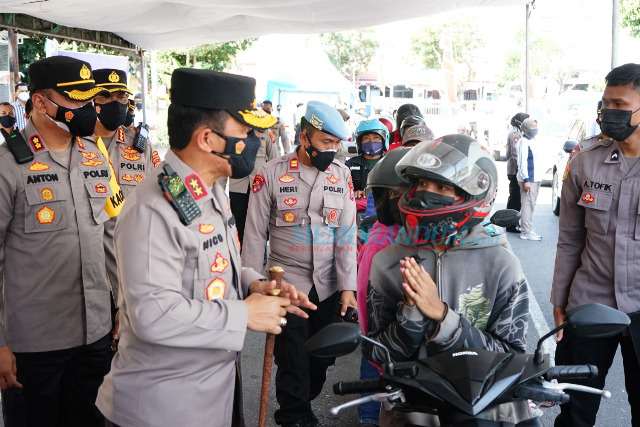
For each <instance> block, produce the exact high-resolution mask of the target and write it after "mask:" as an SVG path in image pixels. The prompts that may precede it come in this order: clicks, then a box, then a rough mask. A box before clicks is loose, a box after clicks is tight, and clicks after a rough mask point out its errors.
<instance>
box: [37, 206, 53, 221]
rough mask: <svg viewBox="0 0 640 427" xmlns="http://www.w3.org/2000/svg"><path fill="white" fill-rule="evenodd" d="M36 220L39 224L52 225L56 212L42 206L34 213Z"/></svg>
mask: <svg viewBox="0 0 640 427" xmlns="http://www.w3.org/2000/svg"><path fill="white" fill-rule="evenodd" d="M36 219H37V220H38V222H39V223H40V224H43V225H44V224H52V223H53V221H55V219H56V212H55V211H54V210H53V209H51V208H50V207H49V206H43V207H42V208H40V209H39V210H38V212H36Z"/></svg>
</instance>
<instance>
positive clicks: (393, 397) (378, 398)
mask: <svg viewBox="0 0 640 427" xmlns="http://www.w3.org/2000/svg"><path fill="white" fill-rule="evenodd" d="M369 402H380V403H382V404H383V405H385V408H386V407H387V405H389V404H395V403H404V402H406V399H405V398H404V393H403V392H402V390H395V391H392V392H389V393H376V394H371V395H369V396H364V397H360V398H358V399H354V400H350V401H349V402H346V403H343V404H342V405H338V406H334V407H333V408H331V410H330V411H329V412H331V415H338V414H339V413H340V412H341V411H342V410H343V409H348V408H352V407H354V406H360V405H363V404H365V403H369Z"/></svg>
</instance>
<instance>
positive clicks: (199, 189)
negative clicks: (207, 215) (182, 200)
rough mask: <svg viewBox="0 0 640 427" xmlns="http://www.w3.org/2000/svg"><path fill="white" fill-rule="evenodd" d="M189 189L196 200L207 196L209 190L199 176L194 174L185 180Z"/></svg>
mask: <svg viewBox="0 0 640 427" xmlns="http://www.w3.org/2000/svg"><path fill="white" fill-rule="evenodd" d="M184 180H185V181H186V183H187V189H188V190H189V192H190V193H191V195H192V196H193V198H194V199H195V200H200V199H202V198H203V197H205V196H206V195H207V189H206V187H205V186H204V184H203V183H202V180H201V179H200V177H199V176H198V175H196V174H195V173H192V174H191V175H189V176H187V177H186V178H185V179H184Z"/></svg>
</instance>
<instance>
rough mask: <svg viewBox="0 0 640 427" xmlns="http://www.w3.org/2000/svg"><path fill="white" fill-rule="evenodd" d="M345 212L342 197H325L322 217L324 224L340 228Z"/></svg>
mask: <svg viewBox="0 0 640 427" xmlns="http://www.w3.org/2000/svg"><path fill="white" fill-rule="evenodd" d="M343 210H344V199H343V198H342V197H340V196H334V195H331V194H325V195H324V205H323V207H322V216H323V218H324V223H325V224H326V225H328V226H329V227H339V226H340V220H341V218H342V211H343Z"/></svg>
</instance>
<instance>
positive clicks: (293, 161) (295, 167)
mask: <svg viewBox="0 0 640 427" xmlns="http://www.w3.org/2000/svg"><path fill="white" fill-rule="evenodd" d="M298 168H299V164H298V159H291V160H289V170H292V171H297V170H298Z"/></svg>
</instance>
